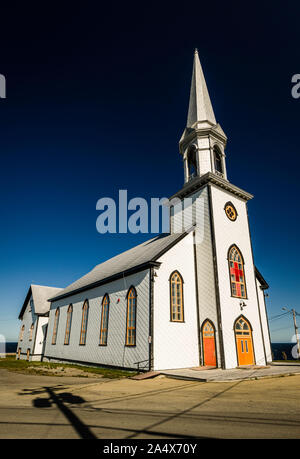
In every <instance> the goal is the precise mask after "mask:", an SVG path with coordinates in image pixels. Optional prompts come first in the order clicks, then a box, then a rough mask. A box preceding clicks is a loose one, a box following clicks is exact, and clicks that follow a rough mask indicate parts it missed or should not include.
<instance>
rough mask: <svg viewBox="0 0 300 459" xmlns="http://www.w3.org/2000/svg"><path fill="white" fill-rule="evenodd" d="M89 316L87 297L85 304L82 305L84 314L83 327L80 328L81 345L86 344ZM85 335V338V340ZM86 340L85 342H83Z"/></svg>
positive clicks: (82, 317)
mask: <svg viewBox="0 0 300 459" xmlns="http://www.w3.org/2000/svg"><path fill="white" fill-rule="evenodd" d="M85 311H86V319H85V329H84V328H83V324H84V321H83V319H84V317H85V315H84V313H85ZM88 317H89V301H88V300H87V299H86V300H84V303H83V306H82V316H81V329H80V338H79V346H85V345H86V335H87V326H88ZM83 337H84V340H83ZM83 341H84V342H83Z"/></svg>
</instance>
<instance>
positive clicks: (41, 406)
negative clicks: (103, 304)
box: [0, 370, 300, 439]
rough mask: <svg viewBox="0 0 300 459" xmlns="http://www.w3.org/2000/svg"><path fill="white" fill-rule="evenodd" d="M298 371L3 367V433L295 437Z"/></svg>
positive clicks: (299, 417) (298, 429) (298, 431)
mask: <svg viewBox="0 0 300 459" xmlns="http://www.w3.org/2000/svg"><path fill="white" fill-rule="evenodd" d="M299 391H300V375H295V376H288V377H279V378H272V379H261V380H257V381H255V380H253V381H239V382H226V383H223V382H222V383H221V382H209V383H203V382H197V381H182V380H180V381H179V380H174V379H168V378H165V377H158V378H155V379H152V380H144V381H134V380H128V379H125V380H102V379H97V380H95V379H92V380H85V379H84V380H83V379H82V378H70V377H68V378H66V377H50V376H35V375H34V376H33V375H20V374H17V373H11V372H8V371H7V370H0V438H108V439H113V438H118V439H120V438H123V439H124V438H126V439H130V438H132V439H135V438H149V439H158V438H159V439H167V438H169V439H171V438H172V439H176V438H182V437H185V438H187V439H192V438H300V403H299V399H300V397H299V395H300V393H299Z"/></svg>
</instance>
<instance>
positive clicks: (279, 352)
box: [271, 343, 295, 360]
mask: <svg viewBox="0 0 300 459" xmlns="http://www.w3.org/2000/svg"><path fill="white" fill-rule="evenodd" d="M294 346H295V343H271V347H272V354H273V359H274V360H285V357H284V354H283V352H285V353H286V357H287V360H295V359H294V358H293V356H292V349H293V347H294Z"/></svg>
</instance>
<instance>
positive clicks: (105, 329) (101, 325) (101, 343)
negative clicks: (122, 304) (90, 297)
mask: <svg viewBox="0 0 300 459" xmlns="http://www.w3.org/2000/svg"><path fill="white" fill-rule="evenodd" d="M105 300H107V303H105V304H104V301H105ZM109 305H110V299H109V294H108V293H105V295H104V296H103V299H102V303H101V321H100V336H99V346H107V340H108V321H109ZM104 306H106V307H107V314H106V328H104V327H103V312H104ZM104 331H106V341H105V343H103V342H102V341H103V340H102V338H103V336H102V334H103V332H104Z"/></svg>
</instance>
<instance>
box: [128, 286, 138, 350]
mask: <svg viewBox="0 0 300 459" xmlns="http://www.w3.org/2000/svg"><path fill="white" fill-rule="evenodd" d="M135 344H136V290H135V288H134V287H131V288H130V289H129V290H128V293H127V320H126V346H135Z"/></svg>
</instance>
